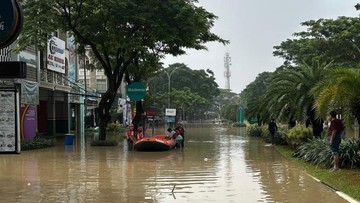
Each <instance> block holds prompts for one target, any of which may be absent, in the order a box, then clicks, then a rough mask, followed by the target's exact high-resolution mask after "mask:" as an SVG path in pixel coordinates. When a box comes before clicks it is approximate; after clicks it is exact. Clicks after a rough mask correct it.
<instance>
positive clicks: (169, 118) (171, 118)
mask: <svg viewBox="0 0 360 203" xmlns="http://www.w3.org/2000/svg"><path fill="white" fill-rule="evenodd" d="M164 122H165V123H175V117H174V116H165V118H164Z"/></svg>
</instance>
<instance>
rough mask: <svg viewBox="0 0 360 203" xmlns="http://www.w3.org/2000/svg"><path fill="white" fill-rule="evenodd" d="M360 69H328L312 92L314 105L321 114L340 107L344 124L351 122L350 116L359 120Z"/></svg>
mask: <svg viewBox="0 0 360 203" xmlns="http://www.w3.org/2000/svg"><path fill="white" fill-rule="evenodd" d="M359 86H360V69H359V68H351V69H350V68H349V69H347V68H337V69H332V70H329V71H328V72H327V73H326V74H325V76H324V79H323V80H321V81H320V82H318V83H317V84H316V85H315V86H314V87H313V88H312V90H311V91H312V93H313V94H314V95H316V101H315V106H316V108H317V109H319V114H320V115H321V116H325V115H327V113H328V111H329V108H330V109H340V108H341V112H339V113H342V115H343V117H344V120H345V125H348V126H349V124H350V123H352V120H353V119H352V118H354V117H355V118H357V120H358V121H360V103H359V98H360V89H359V88H358V87H359Z"/></svg>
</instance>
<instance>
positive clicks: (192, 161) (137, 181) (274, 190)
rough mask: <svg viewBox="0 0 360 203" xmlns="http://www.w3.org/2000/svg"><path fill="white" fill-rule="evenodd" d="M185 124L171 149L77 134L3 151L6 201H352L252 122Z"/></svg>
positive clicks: (0, 192)
mask: <svg viewBox="0 0 360 203" xmlns="http://www.w3.org/2000/svg"><path fill="white" fill-rule="evenodd" d="M158 131H160V132H161V131H162V132H163V131H164V130H163V129H158ZM185 131H186V134H185V138H186V143H185V148H184V149H174V150H170V151H165V152H138V151H130V152H129V151H127V147H126V142H125V141H124V142H123V141H121V142H120V144H119V146H116V147H91V146H89V145H88V144H87V145H86V146H85V147H84V146H82V144H81V143H84V141H81V140H77V141H76V143H75V145H74V146H65V145H64V144H63V143H60V142H58V143H57V146H56V147H54V148H49V149H43V150H33V151H24V152H22V153H21V154H20V155H6V154H2V155H0V168H1V171H2V173H1V175H0V180H1V183H2V184H1V185H0V195H1V197H0V198H1V199H0V202H131V203H135V202H197V203H201V202H218V203H219V202H245V203H247V202H249V203H253V202H254V203H257V202H315V201H316V202H318V203H321V202H324V203H325V202H326V203H329V202H334V203H335V202H336V203H342V202H347V201H346V200H344V199H343V198H342V197H339V196H338V195H337V194H336V193H335V192H333V191H331V190H330V189H329V188H327V187H325V186H324V185H322V184H321V183H319V182H317V181H315V180H314V179H313V178H311V177H310V176H308V175H307V174H306V173H305V172H303V170H302V169H301V168H299V167H298V166H295V165H294V164H292V162H291V161H289V160H287V159H286V158H284V157H282V156H281V155H280V154H279V153H278V152H277V151H276V150H275V149H274V148H273V147H265V146H264V143H262V142H261V141H260V140H258V139H256V138H249V137H246V136H245V129H239V128H237V129H230V130H229V129H226V128H222V127H220V126H218V127H217V126H211V125H193V126H189V125H188V126H186V128H185ZM150 132H151V130H150ZM86 143H88V142H86Z"/></svg>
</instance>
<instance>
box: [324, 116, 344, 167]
mask: <svg viewBox="0 0 360 203" xmlns="http://www.w3.org/2000/svg"><path fill="white" fill-rule="evenodd" d="M329 120H330V127H329V129H328V137H327V138H328V141H329V145H330V148H331V151H332V154H333V159H334V160H333V162H334V167H333V168H332V169H330V171H333V172H335V171H337V170H339V169H340V168H339V147H340V143H341V133H342V131H343V130H344V125H343V123H342V122H341V120H339V119H337V118H336V111H331V112H330V113H329Z"/></svg>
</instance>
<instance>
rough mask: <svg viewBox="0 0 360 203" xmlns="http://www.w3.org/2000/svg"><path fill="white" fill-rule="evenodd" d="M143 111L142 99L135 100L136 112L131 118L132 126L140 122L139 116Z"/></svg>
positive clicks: (136, 125)
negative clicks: (132, 118)
mask: <svg viewBox="0 0 360 203" xmlns="http://www.w3.org/2000/svg"><path fill="white" fill-rule="evenodd" d="M143 113H144V109H143V106H142V101H136V114H135V118H134V120H133V124H134V126H135V127H136V129H137V127H138V125H139V123H140V122H141V116H142V114H143Z"/></svg>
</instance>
